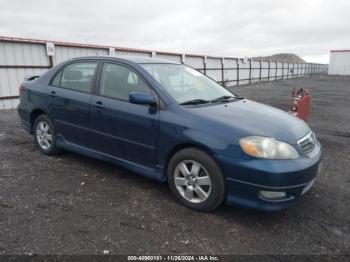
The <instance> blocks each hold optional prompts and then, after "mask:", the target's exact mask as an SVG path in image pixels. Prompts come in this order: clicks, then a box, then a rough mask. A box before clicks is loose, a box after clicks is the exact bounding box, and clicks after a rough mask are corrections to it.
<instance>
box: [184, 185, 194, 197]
mask: <svg viewBox="0 0 350 262" xmlns="http://www.w3.org/2000/svg"><path fill="white" fill-rule="evenodd" d="M185 196H186V198H187V199H188V200H191V199H192V198H193V189H192V188H191V187H189V186H188V187H187V188H186V190H185Z"/></svg>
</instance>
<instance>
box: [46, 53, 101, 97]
mask: <svg viewBox="0 0 350 262" xmlns="http://www.w3.org/2000/svg"><path fill="white" fill-rule="evenodd" d="M85 62H86V63H89V62H90V63H96V67H95V71H94V76H93V79H92V81H91V87H90V91H89V92H84V91H81V90H77V89H72V88H67V87H62V86H61V82H62V75H63V71H64V69H65V68H66V67H67V66H70V65H72V64H77V63H85ZM100 64H102V63H101V60H99V59H91V60H75V61H71V62H69V63H66V64H64V65H63V66H62V67H61V68H60V69H58V70H57V71H56V72H55V74H54V75H53V77H52V78H51V80H50V82H49V85H50V86H53V87H57V88H62V89H66V90H71V91H75V92H79V93H83V94H95V90H96V84H97V77H98V73H99V69H100ZM58 75H60V81H59V86H56V85H52V83H53V82H54V80H55V78H56V76H58ZM97 89H99V88H97Z"/></svg>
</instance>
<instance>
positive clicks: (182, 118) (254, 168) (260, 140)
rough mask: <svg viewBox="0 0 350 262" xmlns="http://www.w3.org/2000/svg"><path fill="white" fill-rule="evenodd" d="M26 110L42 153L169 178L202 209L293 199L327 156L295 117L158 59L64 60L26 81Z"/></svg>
mask: <svg viewBox="0 0 350 262" xmlns="http://www.w3.org/2000/svg"><path fill="white" fill-rule="evenodd" d="M18 112H19V115H20V119H21V124H22V126H23V128H24V129H25V130H26V131H28V132H29V133H30V134H32V135H34V138H35V142H36V144H37V146H38V148H39V150H40V151H41V152H42V153H44V154H48V155H52V154H56V153H58V152H59V151H61V150H68V151H73V152H76V153H79V154H83V155H86V156H88V157H93V158H96V159H100V160H104V161H109V162H112V163H115V164H117V165H119V166H122V167H124V168H127V169H129V170H131V171H134V172H136V173H139V174H141V175H144V176H146V177H149V178H151V179H155V180H158V181H161V182H167V183H168V185H169V188H170V190H171V192H172V193H173V195H174V196H175V197H176V198H177V199H178V201H179V202H181V203H182V204H184V205H185V206H187V207H190V208H192V209H195V210H199V211H210V210H213V209H215V208H216V207H218V206H219V205H221V204H222V203H224V202H225V203H227V204H229V205H234V206H242V207H248V208H253V209H259V210H265V211H277V210H281V209H284V208H287V207H290V206H292V205H293V204H295V203H296V202H297V200H298V199H299V198H300V197H301V196H302V195H303V194H304V193H305V192H306V191H308V190H309V189H310V188H311V186H312V185H313V183H314V181H315V178H316V176H317V173H318V169H319V165H320V161H321V155H322V153H321V146H320V143H319V141H318V140H317V138H316V136H315V134H314V132H313V131H312V130H311V129H310V128H309V127H308V125H307V124H306V123H305V122H303V121H302V120H300V119H298V118H296V117H295V116H292V115H290V114H288V113H286V112H283V111H281V110H279V109H276V108H273V107H270V106H267V105H263V104H260V103H256V102H253V101H251V100H248V99H245V98H242V97H239V96H237V95H235V94H234V93H232V92H230V91H229V90H227V89H225V88H224V87H222V86H221V85H219V84H217V83H216V82H215V81H213V80H212V79H210V78H208V77H207V76H205V75H203V74H202V73H201V72H199V71H197V70H194V69H193V68H191V67H188V66H186V65H183V64H178V63H174V62H170V61H164V60H157V59H151V58H136V57H124V58H123V57H119V58H116V57H114V58H112V57H84V58H76V59H71V60H68V61H66V62H63V63H61V64H59V65H57V66H55V67H54V68H52V69H50V70H49V71H47V72H46V73H45V74H43V75H42V76H41V77H39V78H36V77H32V78H28V80H27V81H25V82H24V83H23V84H22V85H21V87H20V104H19V106H18Z"/></svg>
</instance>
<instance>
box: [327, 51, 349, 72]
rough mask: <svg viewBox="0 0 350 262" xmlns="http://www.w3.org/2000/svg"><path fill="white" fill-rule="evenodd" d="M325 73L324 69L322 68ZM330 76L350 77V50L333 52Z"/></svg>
mask: <svg viewBox="0 0 350 262" xmlns="http://www.w3.org/2000/svg"><path fill="white" fill-rule="evenodd" d="M321 70H322V71H324V68H323V67H322V68H321ZM328 74H330V75H350V50H348V51H346V50H343V51H337V52H334V51H333V52H331V55H330V61H329V69H328Z"/></svg>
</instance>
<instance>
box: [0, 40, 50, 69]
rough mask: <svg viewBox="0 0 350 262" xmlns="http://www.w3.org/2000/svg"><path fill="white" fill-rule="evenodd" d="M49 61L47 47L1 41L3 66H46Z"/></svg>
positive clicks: (0, 48)
mask: <svg viewBox="0 0 350 262" xmlns="http://www.w3.org/2000/svg"><path fill="white" fill-rule="evenodd" d="M48 61H49V60H48V58H47V56H46V47H45V45H38V44H26V43H11V42H1V41H0V64H1V65H27V66H32V65H34V66H35V65H37V66H46V65H48V64H49V62H48Z"/></svg>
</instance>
